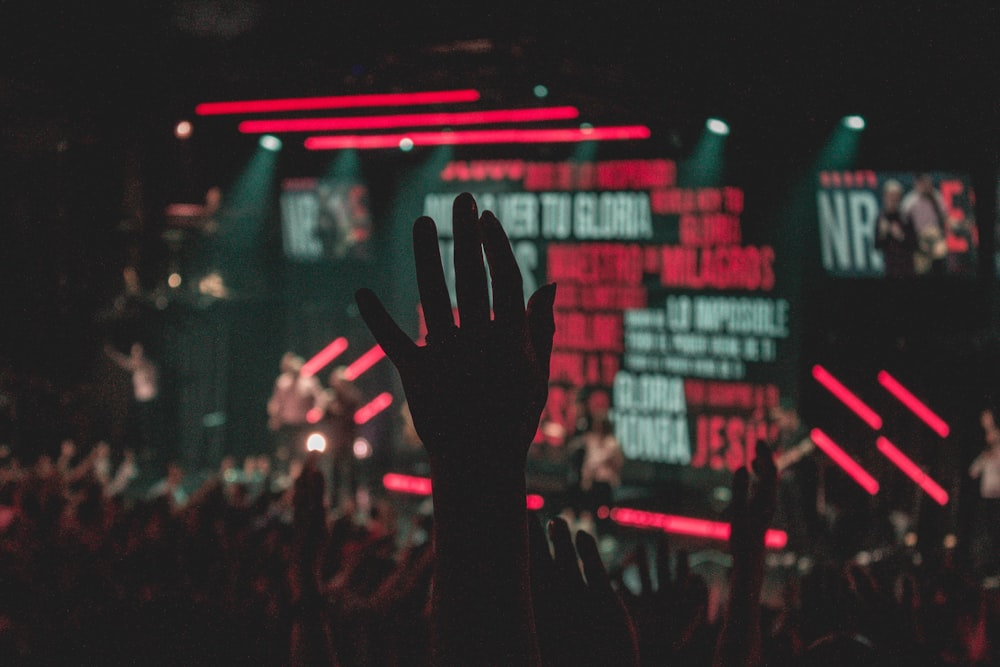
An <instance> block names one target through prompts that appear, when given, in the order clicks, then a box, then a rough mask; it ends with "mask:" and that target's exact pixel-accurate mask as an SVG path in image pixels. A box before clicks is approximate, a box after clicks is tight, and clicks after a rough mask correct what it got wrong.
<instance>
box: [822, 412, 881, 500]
mask: <svg viewBox="0 0 1000 667" xmlns="http://www.w3.org/2000/svg"><path fill="white" fill-rule="evenodd" d="M809 437H810V438H812V441H813V442H814V443H816V446H817V447H819V448H820V449H822V450H823V452H824V453H825V454H826V455H827V456H829V457H830V459H832V460H833V462H834V463H836V464H837V465H838V466H840V467H841V469H842V470H843V471H844V472H846V473H847V474H848V476H850V478H851V479H853V480H854V481H855V482H857V483H858V485H859V486H861V488H862V489H864V490H865V491H867V492H868V493H870V494H871V495H873V496H874V495H875V494H876V493H878V482H877V481H876V480H875V478H874V477H872V476H871V475H869V474H868V471H867V470H865V469H864V468H862V467H861V466H860V465H859V464H858V462H857V461H855V460H854V459H852V458H851V457H850V456H848V455H847V452H845V451H844V450H843V449H841V448H840V446H839V445H837V443H835V442H834V441H833V440H831V439H830V436H828V435H827V434H826V433H824V432H823V431H821V430H819V429H818V428H814V429H813V430H812V431H810V432H809Z"/></svg>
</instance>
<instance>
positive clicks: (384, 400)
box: [354, 391, 392, 425]
mask: <svg viewBox="0 0 1000 667" xmlns="http://www.w3.org/2000/svg"><path fill="white" fill-rule="evenodd" d="M390 405H392V394H390V393H389V392H387V391H383V392H382V393H381V394H379V395H378V396H376V397H375V398H373V399H372V400H370V401H369V402H368V403H366V404H365V405H362V406H361V407H360V408H358V411H357V412H355V413H354V423H355V424H358V425H361V424H366V423H368V422H369V421H371V420H372V419H373V418H374V417H375V415H377V414H378V413H380V412H382V411H383V410H385V409H386V408H387V407H389V406H390Z"/></svg>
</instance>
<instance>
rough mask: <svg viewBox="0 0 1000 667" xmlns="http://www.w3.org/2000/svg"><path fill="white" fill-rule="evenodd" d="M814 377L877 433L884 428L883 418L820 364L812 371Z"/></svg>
mask: <svg viewBox="0 0 1000 667" xmlns="http://www.w3.org/2000/svg"><path fill="white" fill-rule="evenodd" d="M812 374H813V377H814V378H816V381H817V382H819V383H820V384H821V385H823V386H824V387H826V389H827V390H828V391H829V392H830V393H831V394H833V395H834V396H836V397H837V399H838V400H840V402H841V403H843V404H844V405H846V406H847V407H848V408H850V409H851V410H852V411H853V412H854V414H856V415H857V416H859V417H861V419H862V420H864V422H865V423H866V424H868V425H869V426H871V427H872V428H873V429H875V430H876V431H877V430H878V429H880V428H882V418H881V417H879V416H878V414H877V413H876V412H875V411H874V410H872V409H871V408H870V407H868V405H867V404H866V403H865V402H864V401H862V400H861V399H860V398H858V397H857V396H856V395H855V394H854V392H852V391H851V390H850V389H848V388H847V387H845V386H844V385H843V384H842V383H841V382H840V380H838V379H837V378H835V377H833V376H832V375H831V374H830V371H828V370H826V369H825V368H823V367H822V366H820V365H819V364H816V365H815V366H813V370H812Z"/></svg>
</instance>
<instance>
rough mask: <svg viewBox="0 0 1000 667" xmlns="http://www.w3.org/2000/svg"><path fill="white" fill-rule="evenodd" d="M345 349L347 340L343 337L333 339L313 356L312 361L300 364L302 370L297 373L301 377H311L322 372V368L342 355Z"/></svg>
mask: <svg viewBox="0 0 1000 667" xmlns="http://www.w3.org/2000/svg"><path fill="white" fill-rule="evenodd" d="M346 349H347V339H346V338H344V337H343V336H341V337H340V338H335V339H334V340H333V342H331V343H330V344H329V345H327V346H326V347H324V348H323V349H322V350H320V351H319V352H317V353H316V354H315V355H313V358H312V359H310V360H309V361H307V362H306V363H304V364H302V370H301V371H299V372H300V373H301V374H302V377H312V376H313V375H316V373H318V372H320V371H321V370H323V367H324V366H326V365H327V364H328V363H330V362H331V361H333V360H334V359H336V358H337V357H339V356H340V355H341V354H343V352H344V350H346Z"/></svg>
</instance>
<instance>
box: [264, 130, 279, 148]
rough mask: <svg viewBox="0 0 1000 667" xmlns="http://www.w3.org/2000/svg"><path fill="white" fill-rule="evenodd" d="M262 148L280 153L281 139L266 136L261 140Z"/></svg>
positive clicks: (270, 135) (269, 135)
mask: <svg viewBox="0 0 1000 667" xmlns="http://www.w3.org/2000/svg"><path fill="white" fill-rule="evenodd" d="M260 147H261V148H263V149H265V150H269V151H280V150H281V139H279V138H278V137H276V136H274V135H273V134H265V135H264V136H262V137H261V138H260Z"/></svg>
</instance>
